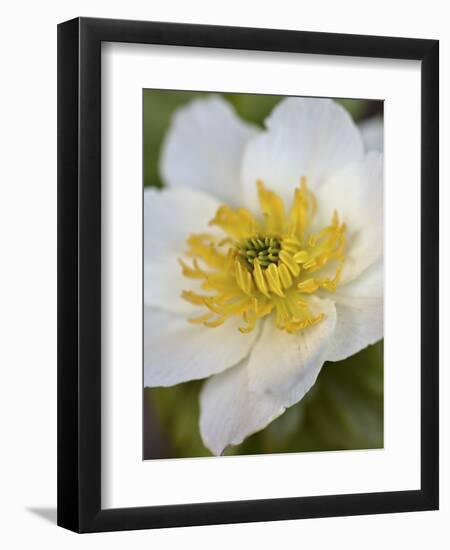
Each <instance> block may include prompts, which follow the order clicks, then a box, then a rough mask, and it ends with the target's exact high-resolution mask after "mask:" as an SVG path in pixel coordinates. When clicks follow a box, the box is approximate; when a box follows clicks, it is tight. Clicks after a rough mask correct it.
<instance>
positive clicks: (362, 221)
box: [316, 152, 384, 284]
mask: <svg viewBox="0 0 450 550" xmlns="http://www.w3.org/2000/svg"><path fill="white" fill-rule="evenodd" d="M316 196H317V204H318V220H317V225H318V227H321V226H322V227H323V226H325V225H327V224H329V223H330V220H331V218H332V215H333V212H334V211H335V210H336V211H337V213H338V214H339V218H340V220H341V222H345V223H346V224H347V233H346V236H347V244H346V251H345V256H346V260H345V264H344V269H343V271H342V276H341V283H342V284H345V283H347V282H349V281H351V280H352V279H354V278H355V277H357V276H358V275H359V274H360V273H362V272H363V271H364V270H365V269H367V268H368V267H369V266H370V265H372V264H373V263H375V262H376V261H377V260H378V259H379V258H380V257H381V255H382V253H383V232H384V227H383V221H384V219H383V156H382V155H381V154H380V153H376V152H371V153H368V154H367V155H366V157H365V158H364V160H363V161H362V162H358V163H353V164H350V165H349V166H347V167H345V168H344V169H343V170H340V171H339V172H338V173H336V174H335V175H334V176H332V177H331V178H330V179H328V180H327V181H326V182H325V183H324V185H323V186H322V187H321V188H320V189H319V190H318V192H317V195H316Z"/></svg>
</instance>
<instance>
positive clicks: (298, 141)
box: [242, 98, 364, 209]
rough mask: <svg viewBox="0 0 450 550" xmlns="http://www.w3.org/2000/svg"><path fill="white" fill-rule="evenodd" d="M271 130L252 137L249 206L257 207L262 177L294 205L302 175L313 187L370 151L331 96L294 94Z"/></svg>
mask: <svg viewBox="0 0 450 550" xmlns="http://www.w3.org/2000/svg"><path fill="white" fill-rule="evenodd" d="M265 124H266V127H267V132H264V133H262V134H260V135H259V136H257V137H255V138H254V139H252V140H251V141H250V142H249V143H248V145H247V148H246V151H245V155H244V158H243V164H242V182H243V185H244V192H245V199H246V204H247V205H248V206H249V208H251V209H256V208H257V204H258V203H257V193H256V185H255V183H256V181H257V180H258V179H261V180H263V182H264V184H265V185H266V187H268V188H270V189H271V190H273V191H275V192H277V193H278V194H279V195H280V196H281V197H282V198H283V200H284V201H285V204H287V205H288V204H290V203H291V200H292V196H293V192H294V188H295V187H296V186H297V185H298V184H299V181H300V178H301V177H302V176H306V177H307V181H308V185H309V187H310V189H312V190H313V191H314V190H315V189H316V188H318V187H319V186H320V185H321V184H322V183H323V182H324V181H325V179H326V178H328V177H330V175H331V174H333V173H334V172H336V171H338V170H339V169H341V168H342V167H344V166H345V165H346V164H348V163H350V162H355V161H358V160H360V159H361V158H362V156H363V152H364V146H363V141H362V138H361V134H360V132H359V130H358V128H357V126H356V125H355V124H354V122H353V120H352V119H351V117H350V115H349V114H348V112H347V111H346V110H345V109H344V108H343V107H341V106H340V105H339V104H338V103H336V102H334V101H332V100H330V99H314V98H288V99H285V100H283V101H281V102H280V103H279V104H278V105H277V106H276V107H275V109H274V110H273V112H272V114H271V115H270V116H269V117H268V119H267V120H266V123H265Z"/></svg>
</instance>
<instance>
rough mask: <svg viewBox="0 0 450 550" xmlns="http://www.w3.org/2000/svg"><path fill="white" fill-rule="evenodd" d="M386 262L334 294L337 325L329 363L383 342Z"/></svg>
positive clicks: (328, 354)
mask: <svg viewBox="0 0 450 550" xmlns="http://www.w3.org/2000/svg"><path fill="white" fill-rule="evenodd" d="M383 280H384V269H383V262H382V261H379V262H377V263H376V264H374V265H373V266H371V267H370V268H369V269H367V270H366V271H365V272H364V273H363V274H362V275H360V276H359V277H358V278H357V279H355V280H354V281H352V282H351V283H349V284H347V285H345V286H342V287H341V286H339V287H338V288H337V290H336V292H335V294H333V299H335V305H336V312H337V321H336V330H335V333H334V336H333V340H332V343H331V346H330V348H329V349H328V352H327V361H340V360H342V359H345V358H346V357H350V355H353V354H354V353H357V352H358V351H360V350H362V349H364V348H365V347H367V346H369V345H371V344H375V342H378V340H381V338H383Z"/></svg>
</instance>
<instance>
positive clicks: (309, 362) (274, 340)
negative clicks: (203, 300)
mask: <svg viewBox="0 0 450 550" xmlns="http://www.w3.org/2000/svg"><path fill="white" fill-rule="evenodd" d="M312 302H313V303H314V305H313V307H314V309H315V310H316V311H319V310H320V311H324V312H325V313H326V315H327V318H326V319H324V320H323V321H322V322H321V323H319V324H317V325H316V326H314V327H311V328H310V329H308V330H305V331H303V332H301V333H298V334H287V333H285V332H282V331H280V330H279V329H276V328H275V326H274V324H273V319H270V318H269V319H267V320H266V321H265V322H264V327H263V330H262V334H261V337H260V338H259V339H258V341H257V343H256V344H255V345H254V347H253V349H252V351H251V353H250V356H249V357H248V358H247V359H245V360H244V361H243V362H242V363H241V364H240V365H238V366H237V367H234V368H232V369H229V370H227V371H226V372H224V373H221V374H219V375H216V376H213V377H212V378H210V379H209V380H208V381H207V382H206V383H205V385H204V387H203V389H202V392H201V395H200V431H201V434H202V438H203V441H204V443H205V445H206V446H207V447H208V448H209V449H210V450H211V451H212V452H213V453H215V454H221V453H222V452H223V450H224V449H225V448H226V447H227V446H228V445H238V444H239V443H241V442H242V441H243V440H244V439H245V438H246V437H248V436H249V435H251V434H253V433H255V432H257V431H259V430H261V429H263V428H265V427H266V426H267V425H268V424H270V422H272V421H273V420H275V418H277V417H278V416H280V415H281V414H282V413H283V412H284V411H285V409H286V407H289V406H291V405H293V404H294V403H296V402H297V401H300V399H302V397H303V396H304V395H305V394H306V392H307V391H308V390H309V389H310V388H311V387H312V386H313V384H314V382H315V381H316V378H317V376H318V374H319V372H320V369H321V367H322V365H323V362H324V358H325V354H326V352H327V347H328V345H329V343H330V340H331V337H332V333H333V330H334V326H335V320H336V315H335V310H334V306H333V304H332V302H330V301H329V300H319V299H317V298H315V299H314V298H313V299H312Z"/></svg>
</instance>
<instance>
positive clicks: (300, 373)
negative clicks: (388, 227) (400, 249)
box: [144, 96, 383, 454]
mask: <svg viewBox="0 0 450 550" xmlns="http://www.w3.org/2000/svg"><path fill="white" fill-rule="evenodd" d="M379 130H381V125H379ZM380 143H381V142H380ZM160 170H161V174H162V177H163V179H164V181H165V183H166V185H167V187H166V189H164V190H163V191H158V190H154V189H149V190H146V191H145V195H144V227H145V229H144V302H145V308H144V312H145V316H144V360H145V371H144V383H145V386H150V387H153V386H170V385H174V384H178V383H180V382H185V381H187V380H192V379H200V378H207V377H209V379H208V380H207V381H206V383H205V384H204V386H203V389H202V392H201V396H200V409H201V411H200V431H201V435H202V438H203V441H204V443H205V445H206V446H207V447H208V448H209V449H210V450H211V451H212V452H213V453H215V454H221V453H222V452H223V450H224V449H225V448H226V447H227V446H228V445H232V444H233V445H234V444H239V443H241V442H242V441H243V440H244V439H245V438H246V437H247V436H249V435H250V434H252V433H254V432H256V431H258V430H261V429H262V428H264V427H265V426H267V424H269V423H270V422H272V421H273V420H274V419H275V418H277V417H278V416H279V415H281V414H282V413H283V412H284V411H285V409H286V408H287V407H290V406H291V405H293V404H294V403H297V402H298V401H299V400H300V399H302V398H303V396H304V395H305V394H306V392H307V391H308V390H309V389H310V388H311V387H312V385H313V384H314V382H315V380H316V378H317V376H318V374H319V372H320V369H321V367H322V365H323V363H324V362H325V361H339V360H341V359H344V358H346V357H348V356H350V355H352V354H354V353H356V352H358V351H359V350H361V349H363V348H365V347H366V346H368V345H369V344H373V343H375V342H377V341H378V340H380V339H381V338H382V335H383V251H382V243H383V198H382V183H383V182H382V172H383V163H382V155H381V153H379V152H374V151H370V152H368V151H367V149H366V146H365V144H364V141H363V136H362V134H361V132H360V130H359V129H358V127H357V126H356V125H355V124H354V123H353V121H352V120H351V118H350V116H349V115H348V113H347V112H346V111H345V110H344V109H343V108H342V107H341V106H339V105H338V104H337V103H335V102H333V101H331V100H327V99H301V98H289V99H285V100H283V101H281V102H280V103H279V104H278V105H277V107H276V108H275V109H274V111H273V112H272V114H271V115H270V116H269V117H268V119H267V120H266V122H265V130H259V129H257V128H255V127H253V126H250V125H249V124H246V123H244V122H243V121H241V120H240V119H239V118H238V117H237V116H236V115H235V113H234V112H233V110H232V108H231V106H230V105H229V104H228V103H227V102H226V101H225V100H223V99H221V98H220V97H215V96H212V97H209V98H206V99H199V100H196V101H193V102H192V103H190V104H188V105H187V106H186V107H184V108H182V109H180V110H179V111H178V112H177V113H176V114H175V116H174V117H173V120H172V125H171V127H170V129H169V131H168V134H167V138H166V141H165V144H164V148H163V153H162V158H161V165H160ZM361 368H364V366H363V365H362V366H361Z"/></svg>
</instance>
